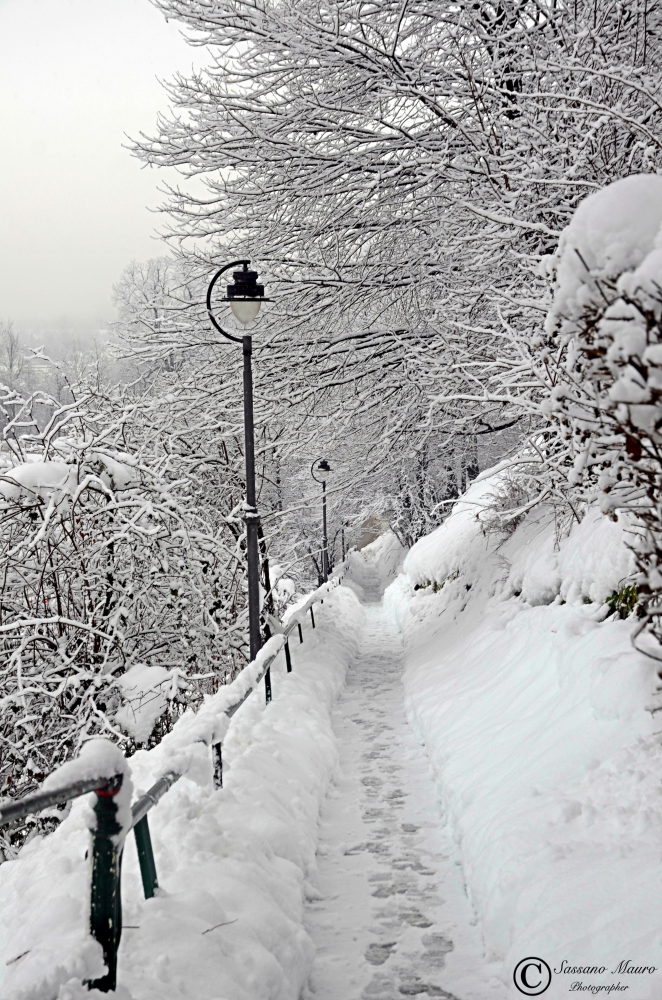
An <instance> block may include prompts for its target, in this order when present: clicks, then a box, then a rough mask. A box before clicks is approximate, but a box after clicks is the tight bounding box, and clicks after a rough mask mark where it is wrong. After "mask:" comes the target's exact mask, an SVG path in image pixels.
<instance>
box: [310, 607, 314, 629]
mask: <svg viewBox="0 0 662 1000" xmlns="http://www.w3.org/2000/svg"><path fill="white" fill-rule="evenodd" d="M310 620H311V622H312V623H313V628H315V615H314V614H313V606H312V604H311V605H310Z"/></svg>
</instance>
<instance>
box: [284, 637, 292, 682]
mask: <svg viewBox="0 0 662 1000" xmlns="http://www.w3.org/2000/svg"><path fill="white" fill-rule="evenodd" d="M285 662H286V664H287V672H288V674H291V673H292V657H291V656H290V640H289V639H286V640H285Z"/></svg>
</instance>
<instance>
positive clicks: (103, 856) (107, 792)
mask: <svg viewBox="0 0 662 1000" xmlns="http://www.w3.org/2000/svg"><path fill="white" fill-rule="evenodd" d="M122 778H123V775H121V774H116V775H115V777H114V778H111V779H110V781H108V782H107V783H106V785H104V786H103V787H102V788H96V789H95V793H96V797H97V801H96V805H95V806H94V812H95V813H96V817H97V825H96V829H94V830H92V906H91V912H90V930H91V931H92V936H93V937H94V938H96V940H97V941H98V942H99V944H100V945H101V947H102V949H103V960H104V962H105V963H106V969H107V970H108V971H107V972H106V974H105V976H102V977H101V978H100V979H95V980H94V981H92V982H90V983H89V987H90V989H96V990H100V991H101V992H102V993H108V992H110V991H111V990H114V989H115V987H116V986H117V950H118V948H119V945H120V938H121V936H122V896H121V889H120V876H121V870H122V844H121V843H120V839H119V838H120V835H121V833H122V827H121V826H120V824H119V823H118V822H117V803H116V802H115V801H114V798H115V796H116V795H117V793H118V792H119V790H120V788H121V787H122Z"/></svg>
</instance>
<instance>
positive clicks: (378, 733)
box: [347, 636, 460, 1000]
mask: <svg viewBox="0 0 662 1000" xmlns="http://www.w3.org/2000/svg"><path fill="white" fill-rule="evenodd" d="M379 638H380V637H377V636H375V655H372V656H368V657H365V658H364V659H363V662H362V669H361V676H360V684H361V687H362V695H363V696H362V697H361V699H360V701H361V709H360V712H359V713H358V714H355V715H354V716H353V717H352V721H353V722H354V723H355V724H356V725H357V727H358V728H359V730H360V731H361V732H362V733H363V734H364V735H363V742H364V745H365V747H366V749H365V751H363V752H362V753H361V764H360V774H361V779H360V780H361V785H362V788H363V790H364V791H363V803H362V814H363V820H364V822H365V824H366V826H367V827H368V829H369V831H370V839H368V840H366V841H365V843H362V844H357V845H355V846H352V847H350V848H349V849H348V850H347V853H348V854H359V853H364V852H365V853H366V855H372V861H373V863H376V864H377V866H378V870H377V871H376V872H374V873H372V874H371V875H370V876H369V881H370V883H371V884H372V886H374V889H373V892H372V896H373V898H374V900H375V908H374V911H373V919H374V923H373V926H372V927H371V931H372V933H373V934H374V936H375V939H376V940H375V941H374V942H373V943H372V944H370V945H369V946H368V948H367V950H366V952H365V960H366V961H367V962H368V963H369V964H370V965H371V966H374V974H373V976H372V979H371V980H370V982H369V983H368V985H367V986H366V987H365V989H364V991H363V994H362V996H363V998H364V1000H400V998H402V997H407V996H421V997H423V998H424V997H426V996H428V997H441V998H445V1000H460V998H458V997H456V996H454V994H452V993H449V992H448V991H447V990H445V989H444V988H443V987H442V986H440V985H439V974H440V972H441V971H442V970H443V968H444V962H445V959H446V955H447V954H448V953H449V952H450V951H452V950H453V942H452V941H451V940H449V939H448V938H447V937H445V936H444V935H443V934H441V933H437V932H435V931H434V930H431V928H434V921H433V919H432V916H433V913H434V910H435V908H437V907H439V906H441V905H442V904H443V899H441V897H440V895H439V892H438V889H437V881H438V879H437V878H435V876H437V871H436V870H435V869H434V868H433V867H431V866H430V865H429V862H430V860H431V859H430V858H427V857H426V855H425V852H424V851H423V850H421V848H420V846H419V844H418V841H419V840H420V835H419V830H420V827H419V826H417V825H416V824H415V823H411V822H404V821H403V815H402V814H403V812H404V813H406V812H407V810H406V800H407V792H406V780H405V776H404V775H402V774H401V772H402V771H403V767H402V765H400V764H398V763H397V762H396V760H395V753H394V743H393V741H392V740H390V739H389V735H390V734H392V733H393V728H392V726H390V725H389V724H388V723H387V721H386V717H387V713H386V712H385V711H383V710H382V709H380V707H379V702H380V700H381V699H380V697H379V696H380V694H381V693H382V692H383V689H384V687H389V686H391V685H393V687H394V688H395V690H396V691H397V690H398V688H399V684H398V680H397V679H396V678H395V677H391V676H389V675H390V674H391V673H392V672H396V673H397V674H398V675H399V672H400V665H399V663H398V662H397V661H396V662H394V661H393V660H392V659H391V658H390V657H388V656H387V657H384V656H380V655H379V652H378V651H379V648H380V646H381V648H382V649H383V648H384V646H383V644H382V643H380V642H379ZM394 681H395V684H394V683H393V682H394ZM350 683H351V682H350ZM400 697H401V695H400ZM382 703H383V702H382ZM403 785H404V786H405V787H402V786H403ZM426 862H428V863H426ZM371 867H372V865H371Z"/></svg>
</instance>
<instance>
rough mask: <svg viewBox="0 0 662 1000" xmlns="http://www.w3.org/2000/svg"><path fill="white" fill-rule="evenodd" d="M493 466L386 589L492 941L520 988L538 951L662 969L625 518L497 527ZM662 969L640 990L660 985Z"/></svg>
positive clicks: (648, 679) (553, 958) (659, 827)
mask: <svg viewBox="0 0 662 1000" xmlns="http://www.w3.org/2000/svg"><path fill="white" fill-rule="evenodd" d="M496 480H497V482H496V483H495V479H494V478H492V479H490V478H488V479H486V480H484V481H482V482H479V483H476V484H475V485H473V486H472V487H471V489H470V490H469V491H468V492H467V494H466V495H465V497H464V498H462V500H460V501H459V502H458V504H457V505H456V506H455V508H454V509H453V512H452V514H451V516H450V517H449V518H448V519H447V520H446V521H445V522H444V524H443V525H442V526H441V527H440V528H438V529H437V530H436V531H435V532H433V533H432V534H431V535H430V536H428V537H427V538H424V539H421V540H420V541H419V542H418V543H417V544H416V545H415V546H414V547H413V548H412V550H411V551H410V553H409V554H408V556H407V558H406V560H405V563H404V567H403V570H404V572H403V574H402V575H401V576H400V577H399V578H398V580H397V581H396V582H395V583H394V584H392V586H391V587H390V588H389V590H387V592H386V595H385V600H386V602H387V605H388V606H389V607H390V608H391V610H392V612H393V613H394V615H395V616H396V617H397V619H398V620H399V622H400V625H401V627H402V629H403V631H404V639H405V657H406V670H405V691H406V699H407V708H408V713H409V717H410V719H411V721H412V723H413V725H414V727H415V729H416V731H417V733H418V734H419V737H420V739H421V741H422V742H424V743H425V746H426V749H427V751H428V753H429V754H430V757H431V760H432V764H433V767H434V771H435V775H436V779H437V783H438V788H439V793H440V797H441V800H442V808H443V813H444V815H445V816H446V818H447V820H448V822H449V824H450V826H451V829H452V831H453V833H454V836H455V838H456V839H457V841H458V843H459V846H460V849H461V854H462V860H463V866H464V873H465V878H466V881H467V888H468V891H469V894H470V897H471V900H472V903H473V905H474V907H475V909H476V911H477V914H478V916H479V917H480V919H481V924H482V928H483V934H484V939H485V945H486V951H487V953H488V954H489V955H490V957H492V958H493V959H496V960H498V959H502V960H503V978H504V981H505V982H506V983H507V984H508V985H509V988H510V989H511V990H512V994H513V996H519V995H520V994H518V993H516V991H515V988H514V986H513V985H512V970H513V967H514V965H515V964H516V962H517V961H519V960H520V959H521V958H523V957H524V956H526V955H538V956H541V957H543V958H545V960H546V961H547V962H549V964H550V965H551V966H552V967H557V966H558V965H559V964H560V963H561V961H562V959H564V958H565V959H566V960H568V961H569V962H571V963H576V964H586V962H587V961H588V960H589V959H590V960H591V961H594V960H595V961H598V960H599V964H605V965H608V967H609V969H612V968H614V966H615V965H616V964H617V962H619V961H621V959H625V958H631V959H632V960H633V961H634V962H635V963H636V964H650V965H654V966H656V967H657V968H658V970H660V968H661V967H662V944H661V940H660V933H659V926H660V925H659V913H660V908H661V906H662V882H661V881H660V871H659V845H660V843H661V842H662V793H661V791H660V784H659V774H660V768H661V767H662V751H661V750H660V746H659V738H658V737H657V736H656V735H655V729H656V725H655V721H654V717H653V716H651V714H650V712H648V711H647V710H646V706H647V705H648V704H649V701H650V695H651V691H652V689H653V682H654V671H655V665H654V663H652V661H650V660H649V659H648V658H647V657H645V656H644V655H642V654H641V653H639V652H637V651H636V650H634V649H633V647H632V643H631V633H632V630H633V628H634V627H635V625H636V619H632V618H631V619H629V620H622V619H621V618H620V617H618V616H617V615H613V614H611V608H610V606H609V605H608V604H607V603H605V602H606V601H607V599H608V598H609V596H610V595H611V594H612V593H613V592H614V591H615V590H617V589H618V588H619V587H620V585H621V581H622V579H623V578H624V577H625V578H627V577H628V575H629V574H630V572H631V570H632V560H633V557H632V553H631V551H630V549H629V546H628V522H627V519H626V518H625V517H624V516H623V515H619V517H618V520H616V521H611V520H610V519H609V518H606V517H605V516H604V515H603V514H602V513H601V512H600V510H599V508H598V507H597V506H594V507H592V508H589V510H588V512H587V514H586V516H585V517H584V519H583V521H582V522H581V524H577V523H575V525H574V527H573V528H572V530H571V531H570V533H569V534H568V535H566V536H564V537H562V538H560V539H559V538H558V535H557V531H556V523H555V511H554V509H553V508H552V507H549V508H545V507H543V506H539V507H537V508H536V509H534V510H532V511H530V512H528V513H527V515H526V517H525V518H524V519H523V521H522V522H521V523H520V524H519V526H518V527H517V529H516V530H515V531H514V532H512V533H511V534H510V535H509V536H508V537H507V538H506V539H505V540H503V541H501V540H500V539H499V537H498V536H497V535H496V534H495V533H494V532H489V533H484V531H483V528H482V525H481V522H480V519H479V517H476V512H477V511H478V512H480V511H481V510H483V509H484V508H485V505H486V504H488V503H489V495H490V489H491V488H496V487H497V486H498V476H497V477H496ZM430 581H434V582H435V584H436V590H435V589H434V588H433V587H432V586H430ZM417 586H418V587H419V589H418V590H416V589H415V587H417ZM612 959H613V962H612ZM610 962H611V964H609V963H610ZM656 977H657V978H655V977H650V976H647V977H632V982H631V985H630V991H631V990H632V989H636V991H637V992H636V995H637V997H639V996H641V997H642V1000H643V998H644V997H657V996H659V995H660V988H661V984H662V979H660V972H659V971H658V973H656ZM560 978H561V977H558V980H557V979H555V981H554V983H553V986H552V988H550V991H549V993H548V994H546V995H549V996H550V997H551V998H552V1000H556V998H557V997H562V996H566V995H567V989H568V986H569V984H568V983H565V984H560V983H559V980H560ZM635 979H636V981H635ZM628 981H629V978H628ZM555 991H556V992H555Z"/></svg>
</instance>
